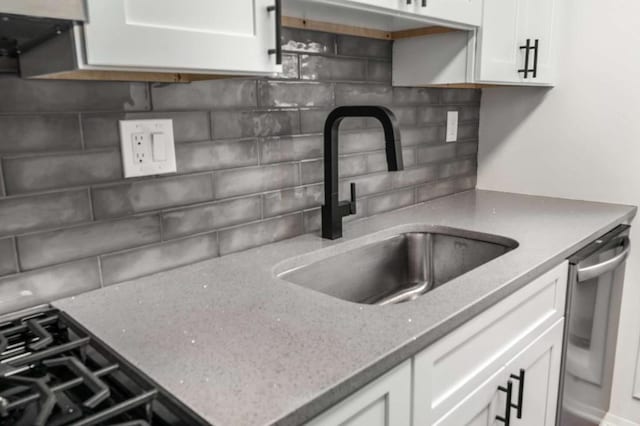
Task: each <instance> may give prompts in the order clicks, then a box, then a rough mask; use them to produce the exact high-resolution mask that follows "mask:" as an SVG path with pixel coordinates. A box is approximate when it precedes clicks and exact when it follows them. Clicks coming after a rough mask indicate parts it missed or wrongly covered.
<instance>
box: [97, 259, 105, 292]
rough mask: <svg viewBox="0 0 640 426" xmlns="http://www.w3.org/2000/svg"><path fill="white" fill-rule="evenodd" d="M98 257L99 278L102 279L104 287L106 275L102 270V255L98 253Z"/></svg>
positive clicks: (101, 285) (101, 284)
mask: <svg viewBox="0 0 640 426" xmlns="http://www.w3.org/2000/svg"><path fill="white" fill-rule="evenodd" d="M96 259H97V260H98V279H99V280H100V288H104V276H103V274H104V273H103V271H102V256H101V255H98V256H96Z"/></svg>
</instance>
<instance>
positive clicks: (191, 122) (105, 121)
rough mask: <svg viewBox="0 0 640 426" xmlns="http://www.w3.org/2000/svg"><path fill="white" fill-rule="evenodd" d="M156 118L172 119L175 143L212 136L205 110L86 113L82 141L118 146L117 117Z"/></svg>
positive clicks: (124, 118)
mask: <svg viewBox="0 0 640 426" xmlns="http://www.w3.org/2000/svg"><path fill="white" fill-rule="evenodd" d="M155 118H168V119H171V120H173V136H174V138H175V140H176V142H177V143H179V142H193V141H204V140H207V139H210V138H211V133H210V129H211V125H210V123H209V113H208V112H206V111H173V112H142V113H139V112H138V113H88V114H82V132H83V136H84V144H85V146H86V147H87V148H100V147H113V148H119V147H120V133H119V132H120V131H119V126H118V121H119V120H149V119H155ZM79 135H80V134H79V133H78V136H79Z"/></svg>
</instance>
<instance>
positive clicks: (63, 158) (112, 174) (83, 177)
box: [2, 150, 122, 195]
mask: <svg viewBox="0 0 640 426" xmlns="http://www.w3.org/2000/svg"><path fill="white" fill-rule="evenodd" d="M2 168H3V170H4V175H5V177H6V179H7V184H6V190H7V195H15V194H23V193H26V192H35V191H43V190H46V189H55V188H69V187H74V186H81V185H91V184H96V183H102V182H110V181H115V180H118V179H120V178H121V176H122V160H121V156H120V151H115V150H109V151H99V152H80V153H73V154H55V155H37V156H29V157H8V158H5V159H4V160H3V162H2Z"/></svg>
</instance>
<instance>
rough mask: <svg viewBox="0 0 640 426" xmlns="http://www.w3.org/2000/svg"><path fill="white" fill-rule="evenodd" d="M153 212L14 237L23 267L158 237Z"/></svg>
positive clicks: (67, 258)
mask: <svg viewBox="0 0 640 426" xmlns="http://www.w3.org/2000/svg"><path fill="white" fill-rule="evenodd" d="M160 239H161V235H160V218H159V217H158V216H157V215H150V216H141V217H136V216H134V217H131V218H126V219H122V220H116V221H110V222H97V223H92V224H88V225H82V226H78V227H73V228H65V229H59V230H56V231H51V232H42V233H37V234H28V235H23V236H19V237H17V246H18V254H19V256H20V267H21V268H22V269H23V270H29V269H35V268H42V267H43V266H47V265H53V264H56V263H62V262H68V261H70V260H76V259H82V258H85V257H90V256H96V255H99V254H102V253H109V252H112V251H118V250H124V249H127V248H131V247H137V246H142V245H145V244H151V243H154V242H157V241H160Z"/></svg>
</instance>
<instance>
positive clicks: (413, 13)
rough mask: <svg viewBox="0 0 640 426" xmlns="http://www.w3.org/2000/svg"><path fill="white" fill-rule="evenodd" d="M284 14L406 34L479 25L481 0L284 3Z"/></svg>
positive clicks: (303, 0) (299, 0) (309, 0)
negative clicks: (444, 27)
mask: <svg viewBox="0 0 640 426" xmlns="http://www.w3.org/2000/svg"><path fill="white" fill-rule="evenodd" d="M284 5H285V6H284V14H285V15H287V16H293V17H297V18H304V19H309V20H313V21H321V22H328V23H333V24H341V25H348V26H351V27H363V28H370V29H377V30H383V31H388V32H394V31H404V30H410V29H417V28H425V27H429V26H434V25H436V26H446V27H452V28H464V29H470V28H473V27H477V26H478V25H480V23H481V20H482V0H285V1H284Z"/></svg>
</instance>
